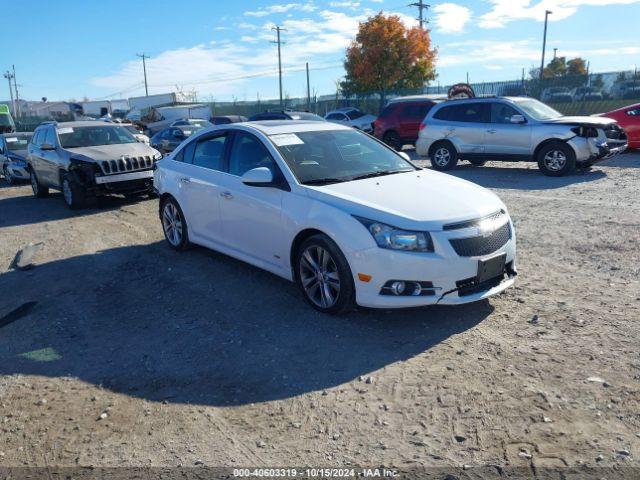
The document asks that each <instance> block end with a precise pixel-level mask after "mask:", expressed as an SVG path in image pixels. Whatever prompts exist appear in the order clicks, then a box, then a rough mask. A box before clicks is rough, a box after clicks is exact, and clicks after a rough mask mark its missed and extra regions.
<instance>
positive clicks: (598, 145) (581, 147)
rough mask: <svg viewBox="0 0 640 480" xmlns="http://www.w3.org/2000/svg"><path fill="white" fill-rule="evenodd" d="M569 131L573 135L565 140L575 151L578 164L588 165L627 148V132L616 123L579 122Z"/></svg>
mask: <svg viewBox="0 0 640 480" xmlns="http://www.w3.org/2000/svg"><path fill="white" fill-rule="evenodd" d="M571 131H572V132H573V133H574V134H575V135H574V136H573V137H571V138H569V139H567V140H566V142H567V143H568V144H569V145H571V147H573V150H574V151H575V152H576V161H577V162H578V164H579V165H583V166H590V165H593V164H594V163H596V162H600V161H602V160H607V159H609V158H612V157H614V156H616V155H619V154H620V153H622V152H624V151H625V150H626V149H627V134H626V132H625V131H624V130H623V129H622V128H621V127H620V126H619V125H617V124H616V123H610V124H607V125H596V124H590V123H581V124H577V125H575V126H574V127H572V128H571Z"/></svg>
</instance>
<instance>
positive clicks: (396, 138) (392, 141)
mask: <svg viewBox="0 0 640 480" xmlns="http://www.w3.org/2000/svg"><path fill="white" fill-rule="evenodd" d="M382 141H383V142H384V143H386V144H387V145H389V146H390V147H391V148H393V149H394V150H395V151H397V152H399V151H400V150H402V147H403V146H404V145H402V139H401V138H400V135H398V133H397V132H393V131H392V132H387V133H385V134H384V137H382Z"/></svg>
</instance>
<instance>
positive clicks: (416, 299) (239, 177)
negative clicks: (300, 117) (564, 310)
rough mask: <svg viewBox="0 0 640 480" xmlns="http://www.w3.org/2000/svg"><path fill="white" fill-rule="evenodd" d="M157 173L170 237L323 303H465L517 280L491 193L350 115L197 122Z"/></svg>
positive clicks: (507, 228) (331, 307)
mask: <svg viewBox="0 0 640 480" xmlns="http://www.w3.org/2000/svg"><path fill="white" fill-rule="evenodd" d="M154 184H155V186H156V188H157V189H158V193H159V194H160V211H159V214H160V220H161V222H162V227H163V230H164V234H165V237H166V240H167V242H168V243H169V245H170V246H171V247H172V248H173V249H176V250H183V249H185V248H186V247H187V246H188V245H189V243H190V242H192V243H196V244H199V245H203V246H206V247H209V248H212V249H215V250H218V251H220V252H223V253H226V254H228V255H231V256H233V257H236V258H238V259H240V260H243V261H246V262H248V263H251V264H253V265H256V266H258V267H260V268H263V269H265V270H268V271H270V272H272V273H274V274H276V275H279V276H281V277H283V278H286V279H288V280H293V281H295V282H296V283H297V284H298V286H299V287H300V291H301V293H302V295H303V296H304V298H305V299H306V301H307V302H308V303H310V304H311V305H312V306H313V307H314V308H316V309H318V310H320V311H321V312H327V313H339V312H344V311H347V310H349V309H351V308H352V307H354V306H355V305H356V304H357V305H362V306H367V307H379V308H400V307H415V306H420V305H430V304H449V305H451V304H460V303H467V302H473V301H477V300H480V299H484V298H487V297H489V296H491V295H494V294H497V293H500V292H502V291H503V290H505V289H506V288H508V287H509V286H510V285H512V284H513V282H514V277H515V274H516V268H515V265H516V245H515V232H514V229H513V225H512V222H511V220H510V218H509V215H508V213H507V209H506V207H505V205H504V204H503V203H502V202H501V201H500V199H499V198H498V197H497V196H496V195H494V194H493V193H492V192H490V191H489V190H487V189H484V188H482V187H479V186H477V185H475V184H473V183H470V182H466V181H464V180H460V179H458V178H455V177H452V176H449V175H443V174H441V173H438V172H434V171H432V170H423V169H420V168H419V167H416V166H414V165H413V164H412V163H411V162H409V161H408V157H407V156H406V154H402V153H397V152H395V151H393V150H392V149H390V148H389V147H387V146H386V145H384V144H383V143H381V142H379V141H378V140H376V139H374V138H372V137H370V136H368V135H366V134H364V133H362V132H359V131H357V130H355V129H353V128H349V127H345V126H341V125H335V124H332V123H328V122H307V121H262V122H251V123H238V124H232V125H220V126H217V127H213V128H209V129H206V130H201V131H199V132H198V133H196V134H194V135H192V136H191V137H189V139H188V140H186V141H185V142H183V143H182V144H181V145H180V147H178V148H177V149H176V150H175V151H174V152H173V153H172V154H171V155H169V156H168V157H166V158H164V159H163V160H161V161H159V162H158V163H157V170H156V171H155V177H154ZM425 195H426V197H425ZM425 198H426V199H427V201H425Z"/></svg>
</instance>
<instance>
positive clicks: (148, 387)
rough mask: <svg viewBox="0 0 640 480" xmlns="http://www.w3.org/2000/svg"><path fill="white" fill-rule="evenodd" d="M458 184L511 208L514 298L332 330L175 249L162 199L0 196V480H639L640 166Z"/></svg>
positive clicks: (26, 192) (504, 168) (244, 277)
mask: <svg viewBox="0 0 640 480" xmlns="http://www.w3.org/2000/svg"><path fill="white" fill-rule="evenodd" d="M453 174H454V175H457V176H460V177H463V178H466V179H468V180H471V181H473V182H476V183H478V184H480V185H483V186H485V187H488V188H491V189H492V190H494V191H496V192H497V193H498V194H499V195H500V197H501V198H502V199H503V200H504V201H505V203H506V204H507V206H508V207H509V209H510V213H511V215H512V216H513V218H514V221H515V224H516V229H517V234H518V248H519V259H518V260H519V262H518V263H519V271H520V276H519V278H518V282H517V283H516V287H515V288H513V289H511V290H509V291H508V292H507V293H505V294H504V295H502V296H499V297H496V298H493V299H491V300H490V301H489V302H481V303H477V304H472V305H467V306H461V307H430V308H422V309H413V310H405V311H375V310H359V311H357V312H354V313H352V314H350V315H347V316H345V317H340V318H334V317H328V316H323V315H320V314H318V313H316V312H314V311H313V310H311V309H310V308H309V307H308V306H307V305H306V304H305V303H304V302H303V301H302V299H301V298H300V296H299V295H298V292H297V291H296V289H295V287H294V285H293V284H289V283H287V282H286V281H284V280H281V279H279V278H277V277H275V276H272V275H270V274H268V273H265V272H263V271H261V270H258V269H256V268H253V267H251V266H248V265H246V264H243V263H241V262H238V261H236V260H233V259H231V258H229V257H226V256H224V255H221V254H218V253H215V252H211V251H208V250H205V249H201V248H194V249H192V250H190V251H188V252H186V253H175V252H173V251H171V250H170V249H169V248H168V247H167V246H166V245H165V244H164V241H163V237H162V231H161V228H160V223H159V220H158V218H157V209H158V205H157V201H156V200H146V201H139V202H132V201H125V200H124V199H119V198H111V199H109V200H108V201H106V202H105V203H104V204H103V205H102V206H101V208H99V209H91V210H85V211H81V212H70V211H68V210H67V209H66V207H65V206H64V204H63V201H62V199H61V198H60V195H59V194H56V195H53V196H52V197H51V198H49V199H44V200H38V199H34V198H33V197H31V195H30V193H31V191H30V187H29V186H18V187H6V186H5V187H3V188H1V189H0V246H1V249H0V292H1V293H2V296H1V297H0V432H1V435H0V436H1V438H2V442H0V466H45V465H56V466H77V465H83V466H89V465H92V466H167V467H169V466H176V465H183V466H192V465H195V464H200V463H202V464H204V465H207V466H223V465H224V466H293V465H299V466H301V465H308V466H310V465H313V466H347V465H362V466H378V465H387V466H396V467H402V468H411V467H414V466H429V467H432V466H447V467H448V466H458V467H461V466H463V465H487V464H495V465H500V466H516V467H524V468H525V469H527V471H529V470H528V469H531V471H533V472H535V471H537V470H538V471H539V469H540V468H544V467H564V466H576V465H582V464H586V465H594V466H595V465H607V466H633V467H640V464H639V463H638V459H640V413H639V412H640V395H639V391H640V348H639V347H638V341H639V339H640V322H639V320H640V283H639V280H638V279H639V270H640V267H639V260H640V253H639V251H638V247H639V246H640V208H639V202H640V200H639V199H640V154H627V155H624V156H621V157H619V158H617V159H614V160H610V161H608V162H605V163H603V164H601V165H600V166H597V167H595V168H594V169H593V170H592V171H590V172H586V173H576V174H574V175H571V176H568V177H564V178H558V179H554V178H547V177H544V176H542V175H541V174H540V173H539V172H538V171H537V169H536V168H535V166H534V165H529V164H525V165H524V166H523V165H522V164H501V163H492V162H490V163H488V164H487V165H486V166H485V167H482V168H478V167H471V166H469V165H468V164H463V165H462V166H461V167H460V168H459V169H458V170H456V171H455V172H454V173H453ZM425 194H426V195H428V192H425ZM417 200H418V201H419V199H417ZM424 200H425V201H434V200H433V199H428V198H425V199H424ZM435 201H437V199H435ZM30 242H32V243H37V242H42V243H43V245H42V248H41V250H40V251H39V252H37V254H36V256H35V267H34V268H33V269H31V270H29V271H18V270H15V269H13V268H12V262H13V260H14V256H15V255H16V252H17V251H18V250H19V249H21V248H22V247H24V246H26V245H27V244H29V243H30Z"/></svg>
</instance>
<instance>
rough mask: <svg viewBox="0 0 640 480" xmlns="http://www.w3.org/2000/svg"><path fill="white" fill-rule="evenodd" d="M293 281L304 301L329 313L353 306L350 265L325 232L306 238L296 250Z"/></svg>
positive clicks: (353, 291)
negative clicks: (294, 277) (294, 278)
mask: <svg viewBox="0 0 640 480" xmlns="http://www.w3.org/2000/svg"><path fill="white" fill-rule="evenodd" d="M295 276H296V283H297V284H298V287H299V288H300V291H301V292H302V295H303V296H304V298H305V300H306V301H307V303H309V304H310V305H311V306H312V307H313V308H315V309H316V310H318V311H320V312H322V313H329V314H340V313H346V312H349V311H350V310H353V309H354V308H355V305H356V303H355V286H354V283H353V276H352V274H351V269H350V268H349V264H348V263H347V259H346V258H345V256H344V254H343V253H342V252H341V251H340V248H338V246H337V245H336V244H335V243H334V242H333V241H332V240H331V239H330V238H329V237H327V236H326V235H314V236H312V237H310V238H308V239H307V240H305V241H304V242H303V243H302V245H301V246H300V248H299V249H298V252H297V254H296V264H295Z"/></svg>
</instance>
